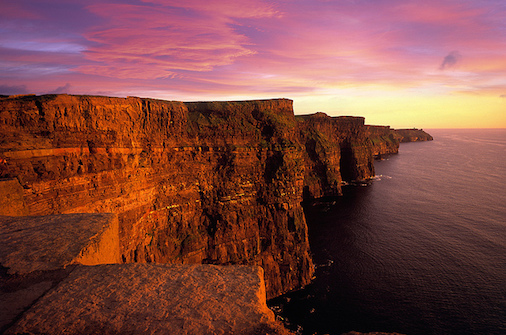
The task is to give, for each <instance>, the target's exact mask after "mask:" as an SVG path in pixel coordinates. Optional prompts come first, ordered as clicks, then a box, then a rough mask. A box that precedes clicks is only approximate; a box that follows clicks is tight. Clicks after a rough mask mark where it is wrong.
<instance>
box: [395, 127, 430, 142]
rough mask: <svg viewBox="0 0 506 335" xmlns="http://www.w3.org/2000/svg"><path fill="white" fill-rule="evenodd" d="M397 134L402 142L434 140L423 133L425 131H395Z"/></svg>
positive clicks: (414, 129)
mask: <svg viewBox="0 0 506 335" xmlns="http://www.w3.org/2000/svg"><path fill="white" fill-rule="evenodd" d="M395 134H396V135H397V136H399V141H400V142H419V141H432V140H433V138H432V136H431V135H429V134H428V133H426V132H425V131H423V129H416V128H413V129H395Z"/></svg>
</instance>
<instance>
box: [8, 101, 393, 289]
mask: <svg viewBox="0 0 506 335" xmlns="http://www.w3.org/2000/svg"><path fill="white" fill-rule="evenodd" d="M387 130H388V129H386V128H385V129H382V130H381V129H379V128H378V129H373V128H372V127H367V126H364V119H363V118H357V117H337V118H333V117H328V116H326V115H325V114H323V113H317V114H313V115H309V116H304V117H297V118H296V117H295V116H294V114H293V107H292V101H291V100H287V99H275V100H259V101H243V102H194V103H183V102H177V101H161V100H153V99H140V98H135V97H129V98H126V99H124V98H108V97H91V96H69V95H46V96H24V97H23V96H22V97H9V98H2V99H0V178H3V180H7V179H9V180H10V181H9V182H10V183H11V184H12V185H9V187H7V189H9V190H10V191H9V192H8V194H9V196H8V199H7V200H5V201H6V203H7V204H8V203H10V204H16V206H12V207H11V206H5V207H9V208H10V209H9V210H8V211H7V210H0V214H3V215H48V214H69V213H83V212H84V213H86V212H92V213H115V214H116V215H117V218H118V224H119V239H120V254H121V259H122V262H157V263H180V264H189V263H210V264H248V265H259V266H262V267H263V268H264V270H265V278H266V290H267V297H268V298H271V297H274V296H277V295H279V294H281V293H284V292H287V291H289V290H292V289H295V288H298V287H301V286H303V285H306V284H307V283H309V281H310V278H311V276H312V273H313V265H312V261H311V257H310V250H309V243H308V235H307V226H306V222H305V218H304V214H303V210H302V207H301V204H300V203H301V201H302V200H303V199H312V198H317V197H321V196H329V195H339V194H341V185H342V184H343V182H350V181H353V180H364V179H367V178H370V177H373V176H374V166H373V153H374V154H378V153H385V151H389V150H392V149H391V148H394V147H395V144H396V143H397V145H398V142H396V138H395V137H392V136H391V134H389V133H388V132H387ZM387 133H388V134H387ZM373 135H374V136H373ZM1 184H2V183H0V186H1ZM4 185H6V184H4Z"/></svg>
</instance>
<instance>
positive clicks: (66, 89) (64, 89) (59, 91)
mask: <svg viewBox="0 0 506 335" xmlns="http://www.w3.org/2000/svg"><path fill="white" fill-rule="evenodd" d="M71 87H72V85H70V84H69V83H66V84H65V85H63V86H59V87H57V88H56V89H54V90H52V91H51V92H49V93H50V94H62V93H69V90H70V88H71Z"/></svg>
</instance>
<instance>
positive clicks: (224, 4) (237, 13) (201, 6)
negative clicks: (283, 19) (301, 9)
mask: <svg viewBox="0 0 506 335" xmlns="http://www.w3.org/2000/svg"><path fill="white" fill-rule="evenodd" d="M141 1H143V2H146V3H155V4H158V5H162V6H170V7H178V8H186V9H190V10H194V11H199V12H205V13H208V14H209V13H213V14H214V15H213V16H220V17H231V18H262V17H272V16H276V15H279V14H280V12H279V11H278V10H277V9H276V6H275V5H273V4H271V3H268V2H266V1H262V0H241V1H237V0H219V1H209V0H185V1H180V0H141Z"/></svg>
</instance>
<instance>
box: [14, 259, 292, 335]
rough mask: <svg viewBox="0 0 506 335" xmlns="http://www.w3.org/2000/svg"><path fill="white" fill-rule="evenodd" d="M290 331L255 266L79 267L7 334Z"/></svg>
mask: <svg viewBox="0 0 506 335" xmlns="http://www.w3.org/2000/svg"><path fill="white" fill-rule="evenodd" d="M21 333H23V334H45V333H47V334H267V333H269V334H286V333H287V331H286V330H285V329H283V328H282V327H281V326H279V325H278V324H276V323H275V321H274V315H273V313H272V311H271V310H269V309H268V307H267V305H266V299H265V284H264V279H263V270H262V268H260V267H253V266H215V265H161V264H116V265H98V266H77V267H76V269H75V270H73V271H72V272H71V273H70V275H69V276H68V277H67V278H66V279H64V280H63V281H62V282H61V283H60V284H59V285H58V286H57V287H56V288H54V289H52V290H50V291H49V292H48V293H47V294H45V295H44V296H43V297H42V298H40V299H39V300H38V301H37V302H36V303H35V304H34V305H33V306H32V308H30V309H29V310H28V311H27V312H26V313H25V314H24V315H23V317H22V318H21V319H20V320H18V322H17V323H16V324H15V325H14V326H12V327H11V328H10V329H8V330H7V331H6V334H21Z"/></svg>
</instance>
